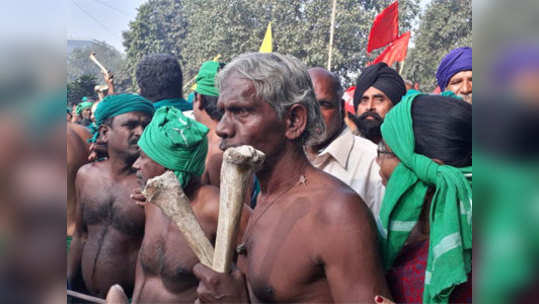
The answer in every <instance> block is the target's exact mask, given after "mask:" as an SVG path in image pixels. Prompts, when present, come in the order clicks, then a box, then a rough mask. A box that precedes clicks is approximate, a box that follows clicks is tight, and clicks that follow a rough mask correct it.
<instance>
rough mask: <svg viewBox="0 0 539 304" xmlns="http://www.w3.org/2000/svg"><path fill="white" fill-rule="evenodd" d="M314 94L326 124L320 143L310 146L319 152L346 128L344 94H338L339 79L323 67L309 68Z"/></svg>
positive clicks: (312, 149) (310, 148) (313, 150)
mask: <svg viewBox="0 0 539 304" xmlns="http://www.w3.org/2000/svg"><path fill="white" fill-rule="evenodd" d="M309 75H310V76H311V80H312V82H313V88H314V95H315V97H316V100H317V101H318V103H319V104H320V113H321V114H322V118H323V119H324V123H325V124H326V134H325V135H326V136H325V137H324V138H323V139H322V141H321V142H320V143H319V144H316V145H314V146H312V147H308V149H307V151H308V152H310V153H317V152H318V151H319V150H321V149H324V148H325V147H327V146H328V145H329V144H330V143H331V142H332V141H333V140H334V139H335V138H336V137H337V136H339V134H340V133H341V131H342V130H343V128H344V106H343V100H342V99H341V97H342V96H338V92H337V89H338V86H337V82H338V79H336V78H335V76H334V75H333V74H331V73H330V72H328V71H327V70H325V69H323V68H312V69H309Z"/></svg>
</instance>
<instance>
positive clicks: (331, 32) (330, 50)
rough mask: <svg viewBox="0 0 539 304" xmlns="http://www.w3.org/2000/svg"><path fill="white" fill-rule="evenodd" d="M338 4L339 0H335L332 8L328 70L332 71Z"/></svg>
mask: <svg viewBox="0 0 539 304" xmlns="http://www.w3.org/2000/svg"><path fill="white" fill-rule="evenodd" d="M336 6H337V0H333V9H332V10H331V28H330V30H329V47H328V48H329V50H328V71H331V53H332V52H333V32H334V28H335V10H336Z"/></svg>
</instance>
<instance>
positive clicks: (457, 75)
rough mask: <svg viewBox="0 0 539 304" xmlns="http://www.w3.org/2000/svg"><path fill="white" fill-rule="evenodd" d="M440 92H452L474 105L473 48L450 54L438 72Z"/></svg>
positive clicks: (461, 49) (443, 60) (454, 51)
mask: <svg viewBox="0 0 539 304" xmlns="http://www.w3.org/2000/svg"><path fill="white" fill-rule="evenodd" d="M436 80H437V81H438V86H439V87H440V91H441V92H443V91H451V92H453V93H455V94H456V95H457V96H460V97H462V99H464V101H466V102H468V103H472V48H470V47H461V48H456V49H454V50H452V51H451V52H449V54H447V55H446V56H445V57H444V58H443V59H442V61H441V62H440V66H439V67H438V71H436Z"/></svg>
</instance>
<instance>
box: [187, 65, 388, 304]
mask: <svg viewBox="0 0 539 304" xmlns="http://www.w3.org/2000/svg"><path fill="white" fill-rule="evenodd" d="M218 106H219V107H221V108H223V109H224V111H225V114H224V116H223V118H222V119H221V121H220V122H219V125H218V127H217V134H218V135H219V136H220V137H221V138H222V142H221V148H222V149H224V148H227V147H230V146H237V145H242V144H248V145H252V146H253V147H254V148H256V149H258V150H261V151H262V152H264V153H265V154H266V160H265V161H264V165H263V168H262V169H261V170H260V171H258V172H257V173H256V174H257V178H258V179H259V181H260V184H261V194H260V195H259V197H258V204H257V206H256V208H255V209H254V211H253V214H252V216H251V218H250V223H249V224H248V227H247V230H246V233H245V236H244V238H243V242H244V243H245V248H246V249H245V250H244V251H243V252H242V254H241V255H240V257H239V258H238V267H239V270H235V271H233V272H232V273H231V274H218V273H216V272H213V271H212V270H210V269H209V268H207V267H205V266H204V265H202V264H197V265H196V266H195V268H194V273H195V275H196V276H197V277H199V278H200V280H201V282H200V284H199V287H198V289H197V292H198V296H199V301H200V302H221V303H222V302H249V301H252V302H260V301H263V302H270V301H273V302H354V303H358V302H371V301H372V299H373V298H374V296H375V295H376V294H381V295H384V296H389V292H388V289H387V286H386V282H385V279H384V276H383V270H382V266H381V261H380V258H379V254H378V251H377V248H378V247H377V242H376V230H375V229H376V228H375V226H374V223H373V219H372V217H371V215H370V212H369V210H368V208H367V207H366V206H365V204H364V203H363V202H362V200H361V198H360V197H359V196H358V195H357V194H355V192H354V191H353V190H352V189H350V188H349V187H347V186H346V185H345V184H343V183H341V182H340V181H339V180H337V179H336V178H333V177H332V176H330V175H328V174H326V173H324V172H323V171H321V170H318V169H316V168H314V167H312V166H311V165H310V164H309V162H308V160H307V158H306V156H305V154H304V153H303V149H302V147H300V146H298V144H297V142H295V139H297V138H298V137H299V136H300V135H301V134H302V133H303V132H304V130H305V127H306V123H307V110H306V108H305V107H304V106H303V105H299V104H296V105H293V106H291V107H290V108H289V109H288V111H287V113H286V114H285V117H284V119H280V118H279V117H278V116H277V113H276V112H275V110H274V109H273V108H272V107H271V106H270V105H269V104H268V103H267V102H265V101H263V100H261V99H259V98H258V97H256V94H255V88H254V86H253V84H252V83H251V82H250V81H249V80H246V79H241V78H240V77H239V75H238V74H232V75H230V76H229V77H228V78H227V79H226V80H225V82H224V85H223V87H222V88H221V95H220V97H219V102H218ZM251 221H252V222H251Z"/></svg>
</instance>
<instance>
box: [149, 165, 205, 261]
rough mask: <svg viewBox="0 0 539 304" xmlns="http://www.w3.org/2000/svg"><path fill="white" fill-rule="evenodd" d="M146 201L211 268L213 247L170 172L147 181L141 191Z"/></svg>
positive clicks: (187, 199)
mask: <svg viewBox="0 0 539 304" xmlns="http://www.w3.org/2000/svg"><path fill="white" fill-rule="evenodd" d="M142 194H144V196H145V197H146V200H147V201H148V202H150V203H153V204H155V205H157V206H158V207H159V208H161V210H162V211H163V213H164V214H165V215H166V216H168V217H170V218H171V219H172V221H173V222H174V223H175V224H176V226H178V228H179V229H180V231H181V232H182V233H183V235H184V236H185V239H186V240H187V243H188V244H189V246H190V247H191V249H192V250H193V252H194V253H195V255H196V256H197V258H198V260H199V261H200V262H201V263H202V264H204V265H206V266H208V267H211V265H212V260H213V247H212V245H211V243H210V241H209V240H208V238H207V237H206V235H205V234H204V231H203V230H202V227H200V224H199V223H198V220H197V218H196V216H195V214H194V213H193V210H192V209H191V202H190V201H189V198H188V197H187V195H185V193H184V192H183V189H182V187H181V185H180V182H179V181H178V178H177V177H176V175H174V173H173V172H172V171H167V172H165V173H164V174H163V175H161V176H157V177H154V178H152V179H150V180H148V182H147V184H146V187H145V188H144V190H143V191H142Z"/></svg>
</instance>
